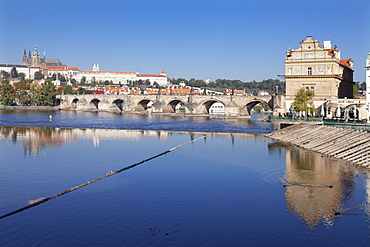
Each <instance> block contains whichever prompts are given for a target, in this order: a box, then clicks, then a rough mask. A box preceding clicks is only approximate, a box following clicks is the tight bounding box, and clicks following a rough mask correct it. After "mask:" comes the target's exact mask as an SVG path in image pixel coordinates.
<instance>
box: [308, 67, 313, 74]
mask: <svg viewBox="0 0 370 247" xmlns="http://www.w3.org/2000/svg"><path fill="white" fill-rule="evenodd" d="M307 75H312V67H308V68H307Z"/></svg>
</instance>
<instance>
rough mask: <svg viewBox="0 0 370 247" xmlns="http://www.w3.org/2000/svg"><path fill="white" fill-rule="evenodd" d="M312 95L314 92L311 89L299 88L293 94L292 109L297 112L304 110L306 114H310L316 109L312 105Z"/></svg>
mask: <svg viewBox="0 0 370 247" xmlns="http://www.w3.org/2000/svg"><path fill="white" fill-rule="evenodd" d="M314 96H315V92H314V91H313V90H306V89H304V88H301V89H299V91H298V92H297V94H296V95H295V99H294V102H293V103H292V106H293V107H294V110H295V111H297V112H305V113H306V114H308V113H309V112H310V113H311V114H312V113H314V112H315V111H316V109H315V107H314V105H313V97H314Z"/></svg>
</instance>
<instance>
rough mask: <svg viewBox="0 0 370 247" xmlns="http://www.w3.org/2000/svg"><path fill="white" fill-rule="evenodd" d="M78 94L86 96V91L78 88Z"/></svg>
mask: <svg viewBox="0 0 370 247" xmlns="http://www.w3.org/2000/svg"><path fill="white" fill-rule="evenodd" d="M78 94H86V89H85V88H83V87H79V88H78Z"/></svg>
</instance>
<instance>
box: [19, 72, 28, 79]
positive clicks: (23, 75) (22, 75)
mask: <svg viewBox="0 0 370 247" xmlns="http://www.w3.org/2000/svg"><path fill="white" fill-rule="evenodd" d="M18 78H19V79H21V80H22V81H24V80H26V74H25V73H23V72H21V73H18Z"/></svg>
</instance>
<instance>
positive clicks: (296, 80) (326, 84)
mask: <svg viewBox="0 0 370 247" xmlns="http://www.w3.org/2000/svg"><path fill="white" fill-rule="evenodd" d="M353 72H354V70H353V61H352V59H351V58H349V59H341V57H340V51H339V50H338V49H337V47H336V46H334V48H332V45H331V41H324V42H323V45H320V44H319V41H317V40H313V39H312V36H307V38H306V40H303V41H302V42H301V43H300V47H299V48H298V49H295V50H294V49H290V48H289V49H288V50H287V52H286V58H285V75H284V77H285V78H286V109H287V110H288V109H289V108H290V106H291V104H292V103H293V101H294V98H295V94H296V93H297V92H298V90H299V89H301V88H305V89H307V90H313V91H314V92H315V97H314V103H315V106H316V107H318V106H320V105H322V104H323V103H324V102H326V101H330V100H336V99H340V98H346V97H347V98H352V97H353V85H354V82H353Z"/></svg>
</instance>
